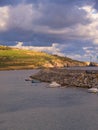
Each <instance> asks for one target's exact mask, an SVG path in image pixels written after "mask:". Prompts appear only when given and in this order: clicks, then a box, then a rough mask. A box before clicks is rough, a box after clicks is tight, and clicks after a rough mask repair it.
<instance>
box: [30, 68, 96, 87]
mask: <svg viewBox="0 0 98 130" xmlns="http://www.w3.org/2000/svg"><path fill="white" fill-rule="evenodd" d="M30 77H31V78H32V79H37V80H40V81H43V82H52V81H56V82H57V83H59V84H61V86H63V87H64V86H65V87H85V88H91V87H95V86H98V71H96V70H95V71H94V70H68V69H56V68H55V69H42V70H40V71H39V72H38V73H37V74H35V75H32V76H30Z"/></svg>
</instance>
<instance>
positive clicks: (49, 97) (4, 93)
mask: <svg viewBox="0 0 98 130" xmlns="http://www.w3.org/2000/svg"><path fill="white" fill-rule="evenodd" d="M35 72H36V71H35V70H18V71H0V130H98V94H91V93H87V90H86V89H79V88H46V87H47V85H48V84H47V83H37V84H32V83H31V82H26V81H25V78H28V76H30V75H32V74H33V73H35Z"/></svg>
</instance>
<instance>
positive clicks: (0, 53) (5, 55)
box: [0, 46, 76, 70]
mask: <svg viewBox="0 0 98 130" xmlns="http://www.w3.org/2000/svg"><path fill="white" fill-rule="evenodd" d="M66 61H67V62H76V61H73V60H72V59H70V58H67V57H60V56H56V55H49V54H46V53H44V52H36V51H29V50H21V49H12V48H10V47H6V46H0V70H2V69H32V68H40V67H44V65H45V64H46V63H50V64H52V65H54V64H55V63H57V62H61V63H62V64H64V63H65V62H66Z"/></svg>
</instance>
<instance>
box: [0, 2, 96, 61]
mask: <svg viewBox="0 0 98 130" xmlns="http://www.w3.org/2000/svg"><path fill="white" fill-rule="evenodd" d="M97 5H98V2H97V0H82V1H80V0H73V1H70V0H4V1H0V41H1V42H2V43H3V42H4V43H3V44H5V43H6V44H7V45H10V44H11V45H12V44H13V45H15V41H22V42H24V45H26V46H28V45H29V44H30V45H31V46H35V45H36V46H38V47H39V46H43V50H45V49H46V48H45V47H47V49H46V50H47V51H49V48H48V46H49V47H51V48H50V50H51V53H52V51H53V52H55V51H56V52H57V51H58V53H59V54H60V53H62V54H65V55H68V56H73V55H74V57H76V58H78V59H79V58H82V56H84V57H85V56H87V55H88V53H87V51H89V50H87V51H86V50H85V49H83V48H85V47H89V46H97V45H98V38H97V36H98V10H97ZM53 43H58V44H53ZM36 49H37V48H36ZM40 49H42V47H41V48H40ZM93 50H95V47H93ZM90 52H91V50H90ZM91 53H92V52H91ZM81 55H82V56H81ZM92 55H93V53H92Z"/></svg>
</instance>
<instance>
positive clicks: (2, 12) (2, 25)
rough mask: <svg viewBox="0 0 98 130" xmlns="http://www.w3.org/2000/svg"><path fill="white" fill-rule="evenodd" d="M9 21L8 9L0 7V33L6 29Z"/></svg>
mask: <svg viewBox="0 0 98 130" xmlns="http://www.w3.org/2000/svg"><path fill="white" fill-rule="evenodd" d="M8 19H9V7H8V6H5V7H0V32H1V31H5V30H6V29H7V25H8Z"/></svg>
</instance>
